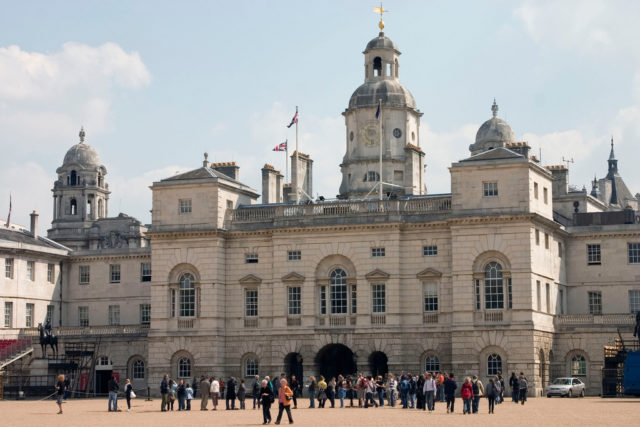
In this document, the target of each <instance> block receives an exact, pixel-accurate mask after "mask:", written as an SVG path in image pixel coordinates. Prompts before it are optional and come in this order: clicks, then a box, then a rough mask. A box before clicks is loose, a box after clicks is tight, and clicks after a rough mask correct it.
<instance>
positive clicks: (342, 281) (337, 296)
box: [329, 269, 347, 314]
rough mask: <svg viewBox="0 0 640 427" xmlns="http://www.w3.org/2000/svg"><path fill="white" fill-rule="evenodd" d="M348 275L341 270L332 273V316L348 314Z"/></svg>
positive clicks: (330, 295) (330, 288)
mask: <svg viewBox="0 0 640 427" xmlns="http://www.w3.org/2000/svg"><path fill="white" fill-rule="evenodd" d="M346 277H347V274H346V273H345V272H344V271H343V270H340V269H336V270H333V271H332V272H331V280H330V284H331V285H330V287H329V298H330V300H331V314H346V313H347V278H346Z"/></svg>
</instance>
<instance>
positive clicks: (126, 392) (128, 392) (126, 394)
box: [124, 378, 136, 412]
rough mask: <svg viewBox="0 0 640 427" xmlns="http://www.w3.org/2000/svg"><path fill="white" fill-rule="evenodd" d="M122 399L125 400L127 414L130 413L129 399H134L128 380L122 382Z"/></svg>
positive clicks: (134, 395)
mask: <svg viewBox="0 0 640 427" xmlns="http://www.w3.org/2000/svg"><path fill="white" fill-rule="evenodd" d="M124 397H125V398H126V399H127V412H129V411H131V398H133V397H136V394H135V392H134V391H133V386H132V385H131V380H130V379H129V378H127V379H126V380H124Z"/></svg>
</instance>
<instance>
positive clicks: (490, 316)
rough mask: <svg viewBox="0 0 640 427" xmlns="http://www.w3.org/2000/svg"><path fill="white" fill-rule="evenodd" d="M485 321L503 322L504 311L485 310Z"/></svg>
mask: <svg viewBox="0 0 640 427" xmlns="http://www.w3.org/2000/svg"><path fill="white" fill-rule="evenodd" d="M484 321H485V322H502V312H501V311H485V312H484Z"/></svg>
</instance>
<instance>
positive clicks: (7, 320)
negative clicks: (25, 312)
mask: <svg viewBox="0 0 640 427" xmlns="http://www.w3.org/2000/svg"><path fill="white" fill-rule="evenodd" d="M4 327H5V328H12V327H13V303H12V302H6V301H5V303H4Z"/></svg>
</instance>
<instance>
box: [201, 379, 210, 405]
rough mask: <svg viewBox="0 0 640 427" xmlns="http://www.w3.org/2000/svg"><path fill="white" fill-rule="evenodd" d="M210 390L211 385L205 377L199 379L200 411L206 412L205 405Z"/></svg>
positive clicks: (207, 402)
mask: <svg viewBox="0 0 640 427" xmlns="http://www.w3.org/2000/svg"><path fill="white" fill-rule="evenodd" d="M210 388H211V383H210V382H209V380H208V379H207V378H206V377H204V376H203V377H200V410H201V411H206V410H207V405H208V404H209V393H211V391H210V390H209V389H210Z"/></svg>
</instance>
